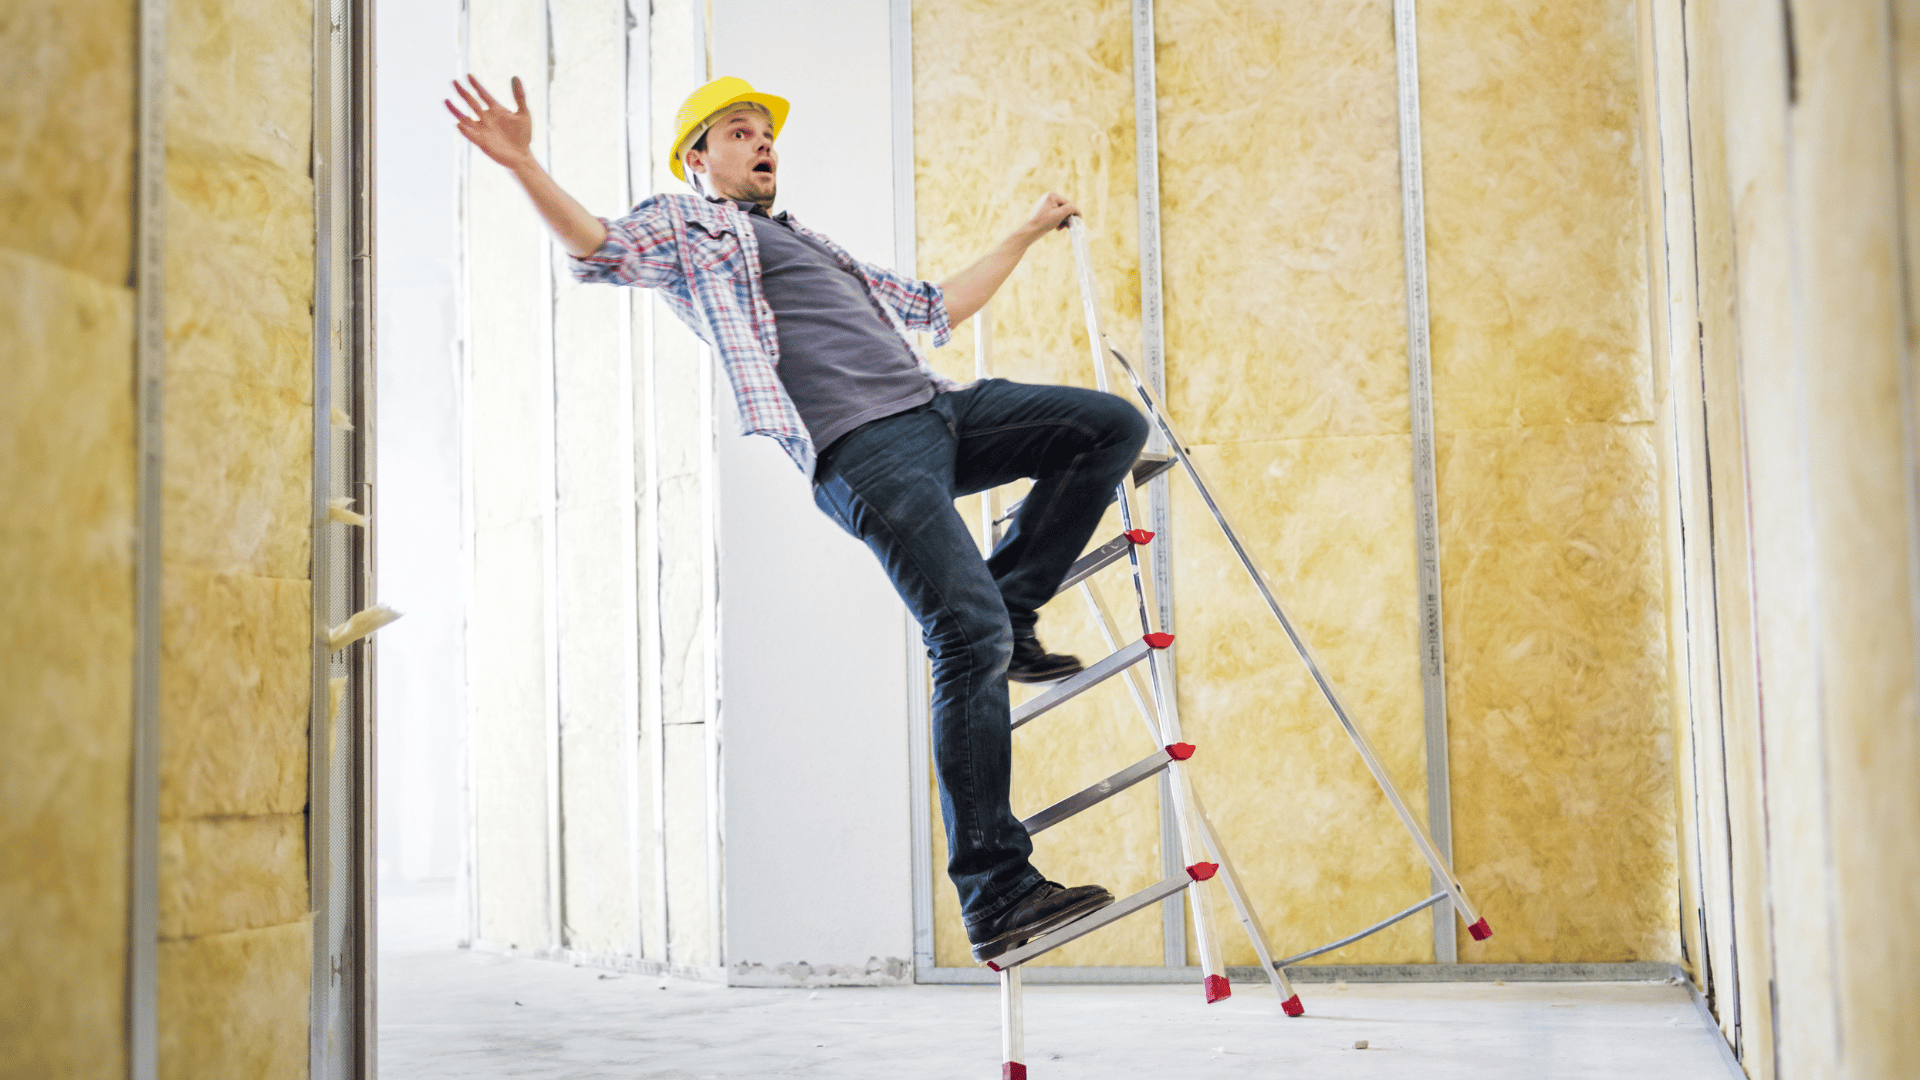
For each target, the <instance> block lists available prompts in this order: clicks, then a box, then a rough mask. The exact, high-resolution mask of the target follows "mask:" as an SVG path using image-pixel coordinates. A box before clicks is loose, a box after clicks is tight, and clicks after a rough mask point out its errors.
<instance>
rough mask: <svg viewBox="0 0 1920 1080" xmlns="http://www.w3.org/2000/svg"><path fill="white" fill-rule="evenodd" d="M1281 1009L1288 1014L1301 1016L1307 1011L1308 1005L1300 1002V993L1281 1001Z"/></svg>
mask: <svg viewBox="0 0 1920 1080" xmlns="http://www.w3.org/2000/svg"><path fill="white" fill-rule="evenodd" d="M1280 1011H1281V1012H1284V1013H1286V1014H1287V1015H1288V1016H1299V1015H1301V1014H1303V1013H1305V1012H1306V1011H1307V1007H1306V1006H1305V1005H1302V1004H1300V995H1299V994H1295V995H1293V996H1292V997H1290V998H1288V999H1287V1000H1285V1001H1283V1002H1281V1003H1280Z"/></svg>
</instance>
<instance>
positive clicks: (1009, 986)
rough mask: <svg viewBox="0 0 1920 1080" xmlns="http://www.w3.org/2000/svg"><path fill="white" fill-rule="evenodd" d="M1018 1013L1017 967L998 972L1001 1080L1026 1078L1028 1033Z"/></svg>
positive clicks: (1018, 981)
mask: <svg viewBox="0 0 1920 1080" xmlns="http://www.w3.org/2000/svg"><path fill="white" fill-rule="evenodd" d="M1024 1024H1025V1018H1024V1017H1023V1016H1022V1015H1021V1001H1020V969H1019V968H1017V967H1011V968H1007V969H1006V970H1004V971H1002V972H1001V973H1000V1080H1027V1045H1026V1044H1027V1036H1026V1031H1025V1028H1024Z"/></svg>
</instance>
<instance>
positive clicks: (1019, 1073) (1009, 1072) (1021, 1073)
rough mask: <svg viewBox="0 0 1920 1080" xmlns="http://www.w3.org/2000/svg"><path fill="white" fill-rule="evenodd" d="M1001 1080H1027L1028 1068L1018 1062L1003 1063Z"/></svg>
mask: <svg viewBox="0 0 1920 1080" xmlns="http://www.w3.org/2000/svg"><path fill="white" fill-rule="evenodd" d="M1000 1080H1027V1067H1026V1066H1025V1065H1023V1064H1021V1063H1020V1062H1018V1061H1007V1062H1002V1063H1001V1065H1000Z"/></svg>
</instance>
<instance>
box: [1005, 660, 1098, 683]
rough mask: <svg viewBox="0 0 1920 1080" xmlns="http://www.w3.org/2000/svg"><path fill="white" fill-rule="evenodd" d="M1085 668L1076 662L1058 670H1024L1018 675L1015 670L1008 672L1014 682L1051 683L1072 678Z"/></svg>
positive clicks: (1009, 677) (1008, 676)
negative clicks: (1042, 671)
mask: <svg viewBox="0 0 1920 1080" xmlns="http://www.w3.org/2000/svg"><path fill="white" fill-rule="evenodd" d="M1085 670H1087V669H1086V668H1085V667H1082V666H1081V665H1079V664H1075V665H1074V666H1072V667H1070V668H1063V669H1061V670H1060V671H1058V672H1044V673H1041V672H1031V671H1023V672H1021V673H1019V674H1017V675H1016V674H1014V673H1013V672H1011V671H1009V672H1007V678H1008V679H1010V680H1012V681H1013V682H1017V683H1027V684H1029V685H1031V684H1033V683H1050V682H1059V681H1060V680H1061V679H1071V678H1073V677H1074V676H1075V675H1078V674H1080V673H1081V672H1083V671H1085Z"/></svg>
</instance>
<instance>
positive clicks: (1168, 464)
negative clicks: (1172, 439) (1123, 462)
mask: <svg viewBox="0 0 1920 1080" xmlns="http://www.w3.org/2000/svg"><path fill="white" fill-rule="evenodd" d="M1175 460H1176V459H1175V458H1174V456H1173V455H1172V454H1156V453H1154V452H1153V451H1151V450H1147V451H1142V452H1141V454H1140V456H1139V457H1138V458H1135V459H1134V462H1133V486H1134V487H1145V486H1146V484H1147V481H1149V480H1152V479H1153V478H1154V477H1156V476H1159V475H1160V474H1161V473H1163V472H1166V471H1167V470H1168V469H1171V468H1173V466H1174V462H1175Z"/></svg>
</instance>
